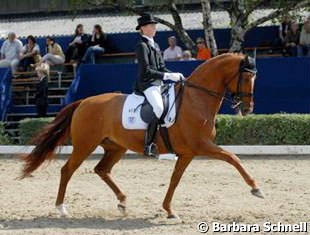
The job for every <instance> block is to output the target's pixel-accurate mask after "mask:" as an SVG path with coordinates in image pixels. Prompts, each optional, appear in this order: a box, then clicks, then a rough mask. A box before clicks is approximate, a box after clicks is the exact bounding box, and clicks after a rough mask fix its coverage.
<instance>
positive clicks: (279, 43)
mask: <svg viewBox="0 0 310 235" xmlns="http://www.w3.org/2000/svg"><path fill="white" fill-rule="evenodd" d="M290 25H291V16H290V15H285V16H284V17H283V19H282V22H281V24H280V26H279V35H278V37H277V38H276V39H274V40H273V42H272V47H271V50H270V53H273V52H274V51H275V50H276V48H280V49H281V51H283V49H284V45H285V41H284V40H285V37H286V35H287V32H288V31H289V30H290Z"/></svg>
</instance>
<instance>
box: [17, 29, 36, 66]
mask: <svg viewBox="0 0 310 235" xmlns="http://www.w3.org/2000/svg"><path fill="white" fill-rule="evenodd" d="M40 60H41V56H40V47H39V45H38V44H37V43H36V39H35V38H34V37H33V36H32V35H30V36H28V37H27V44H26V45H25V46H24V47H23V49H22V52H21V55H20V63H19V70H20V71H27V69H28V68H29V66H30V65H31V64H36V63H38V62H39V61H40Z"/></svg>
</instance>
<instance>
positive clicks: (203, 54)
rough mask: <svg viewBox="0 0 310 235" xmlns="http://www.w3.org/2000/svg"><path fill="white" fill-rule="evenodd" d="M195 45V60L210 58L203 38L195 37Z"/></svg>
mask: <svg viewBox="0 0 310 235" xmlns="http://www.w3.org/2000/svg"><path fill="white" fill-rule="evenodd" d="M196 45H197V48H198V53H197V60H208V59H210V58H211V52H210V49H209V48H207V46H206V43H205V40H204V39H203V38H202V37H199V38H197V40H196Z"/></svg>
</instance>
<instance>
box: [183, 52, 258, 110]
mask: <svg viewBox="0 0 310 235" xmlns="http://www.w3.org/2000/svg"><path fill="white" fill-rule="evenodd" d="M245 72H246V73H251V74H253V75H256V73H257V70H256V68H255V65H253V64H251V62H250V61H249V59H248V58H247V57H246V58H245V59H242V60H241V62H240V67H239V70H238V72H237V73H236V74H234V75H233V76H232V77H231V78H230V79H229V80H228V82H227V83H226V84H225V87H226V88H227V87H228V86H229V84H230V83H231V82H232V81H233V80H234V78H235V77H237V76H238V83H237V91H236V92H235V93H230V94H229V92H227V91H225V92H224V94H221V93H219V92H215V91H212V90H209V89H207V88H204V87H201V86H199V85H196V84H194V83H192V82H190V81H187V80H183V81H181V82H180V83H181V89H180V91H179V94H180V93H182V92H183V89H184V87H185V86H187V87H191V88H195V89H197V90H201V91H203V92H205V93H207V94H208V95H210V96H213V97H215V98H218V99H220V100H225V101H228V102H229V103H231V108H233V109H236V108H238V107H240V106H241V105H242V104H243V102H242V98H243V97H253V93H250V92H243V91H242V84H243V82H244V78H243V73H245ZM179 94H178V95H179ZM181 96H182V95H181Z"/></svg>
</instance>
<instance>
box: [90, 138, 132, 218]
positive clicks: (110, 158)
mask: <svg viewBox="0 0 310 235" xmlns="http://www.w3.org/2000/svg"><path fill="white" fill-rule="evenodd" d="M101 146H102V147H103V148H104V151H105V154H104V156H103V158H102V159H101V160H100V162H99V163H98V164H97V166H96V167H95V172H96V173H97V174H98V175H99V176H100V178H101V179H102V180H103V181H104V182H106V184H107V185H108V186H109V187H110V188H111V189H112V191H113V192H114V193H115V195H116V197H117V199H118V200H119V204H118V208H119V210H120V211H121V212H122V213H123V214H125V212H126V195H125V194H124V193H123V192H122V191H121V190H120V188H119V187H118V186H117V185H116V183H115V182H114V180H113V178H112V176H111V170H112V168H113V166H114V165H115V164H116V163H117V162H118V161H119V160H120V159H121V157H122V155H123V154H124V153H125V152H126V149H125V148H123V147H121V146H119V145H117V144H115V143H113V142H111V141H109V140H106V141H104V143H103V144H102V145H101Z"/></svg>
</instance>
